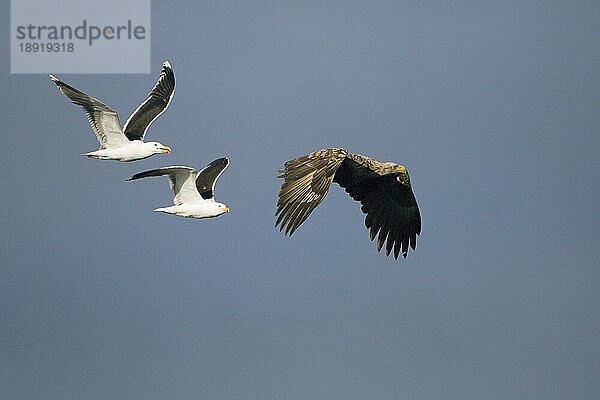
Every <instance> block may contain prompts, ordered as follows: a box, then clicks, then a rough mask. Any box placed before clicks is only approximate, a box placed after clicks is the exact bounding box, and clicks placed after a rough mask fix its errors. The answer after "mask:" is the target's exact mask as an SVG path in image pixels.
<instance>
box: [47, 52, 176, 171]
mask: <svg viewBox="0 0 600 400" xmlns="http://www.w3.org/2000/svg"><path fill="white" fill-rule="evenodd" d="M50 79H52V81H53V82H54V83H55V84H56V86H58V88H59V89H60V91H61V92H62V93H63V94H64V95H65V96H67V97H68V98H69V99H70V100H71V101H72V102H73V103H75V104H76V105H78V106H81V107H82V108H83V109H84V111H85V114H86V115H87V118H88V120H89V121H90V125H91V126H92V129H93V130H94V133H95V134H96V137H97V138H98V141H99V142H100V148H99V149H98V150H96V151H92V152H89V153H86V154H83V155H85V156H88V157H91V158H96V159H99V160H117V161H125V162H126V161H135V160H141V159H144V158H148V157H150V156H152V155H154V154H161V153H170V152H171V148H170V147H169V146H165V145H164V144H162V143H159V142H144V136H145V135H146V131H147V130H148V127H149V126H150V125H151V124H152V122H154V120H155V119H156V118H158V117H159V116H160V115H161V114H162V113H163V112H164V111H165V110H166V109H167V107H168V106H169V103H170V102H171V99H172V98H173V93H174V91H175V75H174V74H173V69H172V68H171V64H170V63H169V62H168V61H165V62H164V64H163V66H162V70H161V72H160V76H159V78H158V81H157V82H156V85H155V86H154V88H153V89H152V91H151V92H150V93H149V94H148V98H147V99H146V100H145V101H144V102H143V103H142V104H140V106H139V107H138V108H137V109H136V110H135V111H134V112H133V114H131V116H130V117H129V119H128V120H127V122H125V126H124V127H123V129H121V123H120V121H119V115H118V114H117V112H116V111H114V110H113V109H112V108H110V107H108V106H107V105H106V104H104V103H102V102H101V101H100V100H98V99H96V98H94V97H91V96H88V95H87V94H85V93H83V92H82V91H80V90H78V89H75V88H74V87H73V86H71V85H68V84H66V83H65V82H63V81H61V80H59V79H58V78H57V77H55V76H53V75H50Z"/></svg>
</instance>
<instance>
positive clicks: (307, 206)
mask: <svg viewBox="0 0 600 400" xmlns="http://www.w3.org/2000/svg"><path fill="white" fill-rule="evenodd" d="M279 172H280V174H279V175H278V178H282V179H283V180H284V181H283V183H282V185H281V189H280V190H279V195H278V198H277V210H276V212H275V216H276V217H277V221H276V222H275V226H276V227H277V226H279V230H280V231H284V230H285V233H284V234H285V235H290V236H291V235H292V234H293V233H294V232H295V231H296V229H298V227H299V226H300V225H302V223H303V222H304V221H305V220H306V219H307V218H308V216H309V215H310V213H311V212H312V211H313V210H314V209H315V208H316V207H317V206H318V205H319V203H321V201H323V199H324V198H325V196H326V195H327V193H328V192H329V187H330V186H331V182H335V183H337V184H338V185H340V186H341V187H343V188H344V189H345V190H346V192H348V194H349V195H350V197H352V198H353V199H354V200H356V201H359V202H360V203H361V205H362V207H361V210H362V212H363V213H364V214H366V217H365V225H366V227H367V229H369V231H370V238H371V240H374V239H375V237H377V251H381V249H382V248H383V247H384V244H385V252H386V256H389V255H390V253H391V252H392V249H393V250H394V257H395V258H396V259H397V258H398V255H400V253H402V256H403V257H404V258H406V256H407V254H408V248H409V247H411V248H412V249H413V250H415V249H416V246H417V235H419V234H420V233H421V214H420V212H419V206H418V205H417V200H416V199H415V195H414V193H413V191H412V187H411V184H410V177H409V175H408V170H407V169H406V167H405V166H404V165H401V164H396V163H392V162H380V161H377V160H375V159H373V158H370V157H366V156H363V155H360V154H356V153H350V152H349V151H348V150H346V149H342V148H331V149H322V150H318V151H315V152H313V153H310V154H308V155H304V156H301V157H298V158H295V159H293V160H290V161H288V162H286V163H285V164H284V168H283V170H280V171H279Z"/></svg>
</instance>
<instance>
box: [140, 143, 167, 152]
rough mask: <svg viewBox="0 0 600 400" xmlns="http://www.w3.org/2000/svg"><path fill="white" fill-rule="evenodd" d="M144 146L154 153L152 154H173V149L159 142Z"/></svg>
mask: <svg viewBox="0 0 600 400" xmlns="http://www.w3.org/2000/svg"><path fill="white" fill-rule="evenodd" d="M144 145H145V146H146V147H148V148H149V149H150V150H151V151H152V154H160V153H164V154H169V153H170V152H171V148H170V147H169V146H166V145H164V144H162V143H159V142H146V143H144Z"/></svg>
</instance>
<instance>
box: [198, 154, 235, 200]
mask: <svg viewBox="0 0 600 400" xmlns="http://www.w3.org/2000/svg"><path fill="white" fill-rule="evenodd" d="M228 165H229V159H227V158H226V157H223V158H218V159H216V160H214V161H213V162H211V163H210V164H208V165H207V166H206V167H204V168H203V169H202V170H201V171H200V172H198V175H197V176H196V189H198V193H200V196H202V198H203V199H204V200H208V199H213V198H214V190H215V182H217V179H219V177H220V176H221V174H222V173H223V171H225V169H226V168H227V166H228Z"/></svg>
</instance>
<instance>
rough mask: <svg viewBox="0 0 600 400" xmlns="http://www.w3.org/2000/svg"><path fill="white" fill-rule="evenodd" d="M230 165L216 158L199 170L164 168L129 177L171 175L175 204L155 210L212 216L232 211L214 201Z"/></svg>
mask: <svg viewBox="0 0 600 400" xmlns="http://www.w3.org/2000/svg"><path fill="white" fill-rule="evenodd" d="M228 165H229V160H228V159H227V158H225V157H224V158H219V159H216V160H214V161H213V162H211V163H210V164H208V165H207V166H206V167H204V168H203V169H201V170H200V171H198V170H196V169H194V168H190V167H185V166H173V167H163V168H159V169H153V170H150V171H144V172H140V173H137V174H134V175H132V176H130V177H129V178H127V180H128V181H133V180H136V179H141V178H147V177H150V176H162V175H168V176H169V180H170V182H169V183H170V184H171V188H172V189H173V193H174V196H175V197H174V198H173V203H174V204H175V205H174V206H170V207H161V208H157V209H155V210H154V211H160V212H164V213H167V214H174V215H178V216H180V217H186V218H212V217H218V216H219V215H221V214H224V213H227V212H229V207H227V206H226V205H225V204H223V203H219V202H217V201H215V197H214V190H215V183H216V182H217V179H219V176H221V174H222V173H223V171H224V170H225V169H226V168H227V166H228Z"/></svg>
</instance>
